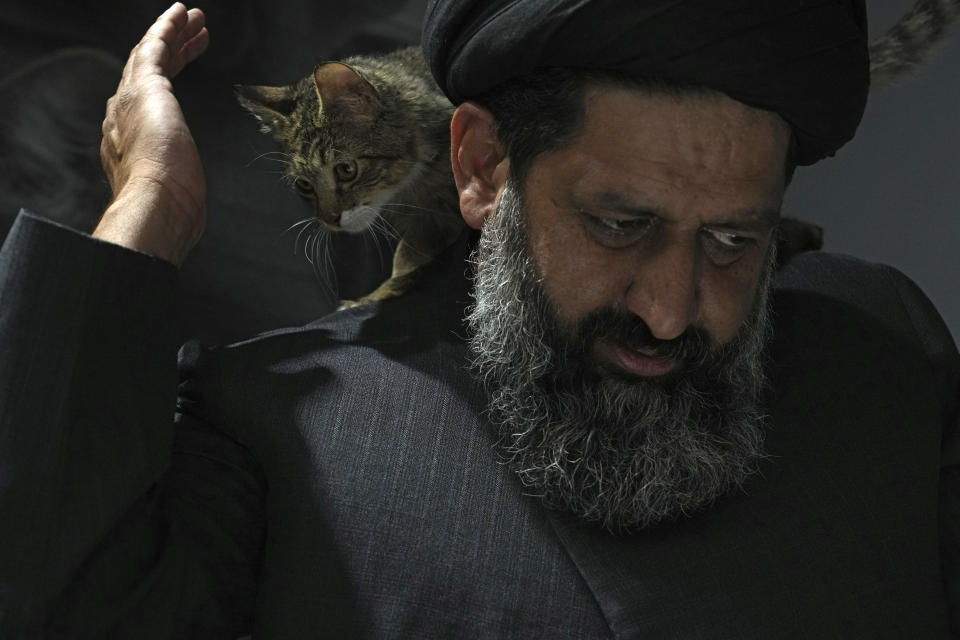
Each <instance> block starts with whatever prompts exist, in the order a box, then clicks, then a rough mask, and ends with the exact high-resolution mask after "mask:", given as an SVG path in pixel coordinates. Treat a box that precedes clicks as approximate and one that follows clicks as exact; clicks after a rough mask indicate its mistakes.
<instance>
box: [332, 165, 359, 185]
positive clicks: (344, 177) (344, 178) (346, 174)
mask: <svg viewBox="0 0 960 640" xmlns="http://www.w3.org/2000/svg"><path fill="white" fill-rule="evenodd" d="M333 173H334V174H335V175H336V176H337V180H339V181H340V182H350V181H351V180H353V179H354V178H356V177H357V165H356V163H354V162H338V163H337V164H335V165H334V166H333Z"/></svg>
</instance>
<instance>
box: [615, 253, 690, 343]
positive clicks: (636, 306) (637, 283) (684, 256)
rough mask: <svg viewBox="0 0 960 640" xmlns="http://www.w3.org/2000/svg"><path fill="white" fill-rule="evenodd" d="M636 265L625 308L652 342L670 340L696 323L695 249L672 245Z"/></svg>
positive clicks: (627, 292) (641, 258)
mask: <svg viewBox="0 0 960 640" xmlns="http://www.w3.org/2000/svg"><path fill="white" fill-rule="evenodd" d="M645 253H646V255H644V256H642V257H640V258H639V259H638V261H637V269H636V272H635V274H634V277H633V281H632V282H631V284H630V286H629V287H628V288H627V291H626V294H625V295H626V306H627V309H629V310H630V311H631V312H632V313H634V314H636V315H637V316H639V317H640V318H641V319H642V320H643V321H644V322H645V323H646V324H647V326H648V327H649V328H650V331H651V333H652V334H653V336H654V337H655V338H658V339H660V340H673V339H674V338H677V337H679V336H680V335H681V334H683V332H684V331H686V330H687V328H688V327H690V326H691V325H692V324H694V322H695V321H696V320H697V314H698V313H699V307H700V300H699V299H700V286H699V282H700V275H701V263H700V259H699V257H698V255H697V251H696V246H695V245H694V246H690V245H688V244H686V243H683V242H672V243H670V244H669V245H667V246H662V247H660V248H659V250H657V251H656V252H654V253H652V254H651V253H647V252H645Z"/></svg>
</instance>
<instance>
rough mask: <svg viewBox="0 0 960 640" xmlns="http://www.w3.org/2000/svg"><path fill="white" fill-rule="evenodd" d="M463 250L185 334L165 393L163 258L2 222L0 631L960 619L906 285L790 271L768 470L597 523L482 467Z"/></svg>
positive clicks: (950, 359) (959, 370)
mask: <svg viewBox="0 0 960 640" xmlns="http://www.w3.org/2000/svg"><path fill="white" fill-rule="evenodd" d="M465 252H466V243H465V242H464V243H461V244H459V245H457V246H456V247H454V248H453V249H452V250H451V252H450V253H449V254H448V255H447V256H446V258H445V260H444V261H443V262H442V263H441V264H439V265H437V266H436V268H434V269H433V270H432V271H431V272H430V273H429V274H427V275H426V276H425V277H424V278H423V279H422V280H421V281H420V283H419V284H418V286H417V288H416V290H415V291H413V292H411V293H409V294H408V295H406V296H404V297H402V298H399V299H396V300H393V301H389V302H385V303H382V304H379V305H376V306H373V307H365V308H360V309H354V310H351V311H348V312H344V313H338V314H334V315H332V316H329V317H326V318H323V319H321V320H318V321H317V322H315V323H313V324H310V325H308V326H305V327H302V328H298V329H290V330H283V331H278V332H274V333H270V334H266V335H262V336H259V337H257V338H254V339H252V340H250V341H248V342H244V343H240V344H235V345H231V346H228V347H224V348H218V349H212V350H211V349H205V348H203V347H201V346H200V345H198V344H195V343H191V344H188V345H186V346H185V347H184V348H183V349H182V350H181V352H180V369H181V382H180V386H179V391H177V389H176V372H175V363H174V358H173V354H174V352H175V335H176V333H175V329H174V327H173V322H172V318H173V317H174V310H173V308H172V307H173V305H174V300H175V295H176V294H175V289H176V273H175V271H174V269H173V268H172V267H170V266H169V265H167V264H165V263H162V262H160V261H157V260H154V259H151V258H149V257H146V256H142V255H138V254H135V253H133V252H129V251H126V250H123V249H120V248H118V247H113V246H111V245H106V244H103V243H99V242H96V241H92V240H90V239H89V238H87V237H85V236H82V235H80V234H77V233H74V232H72V231H70V230H67V229H64V228H59V227H56V226H54V225H51V224H49V223H46V222H43V221H40V220H38V219H35V218H33V217H29V216H26V215H21V217H20V218H19V219H18V221H17V223H16V225H15V227H14V229H13V231H12V232H11V234H10V237H9V239H8V242H7V244H6V245H5V247H4V249H3V251H2V253H0V340H2V342H0V344H2V346H0V349H2V352H0V353H2V355H0V637H3V638H19V637H24V638H35V637H42V635H41V634H42V633H43V631H42V630H45V632H46V634H47V635H48V636H50V637H58V636H61V635H62V636H64V637H131V638H133V637H136V638H153V637H156V638H161V637H162V638H183V637H200V638H220V637H223V638H232V637H237V636H241V635H244V634H247V633H250V632H251V631H254V632H255V635H256V636H257V637H261V638H313V637H330V638H364V637H371V638H373V637H377V638H379V637H425V638H434V637H457V638H459V637H516V638H535V637H545V638H602V637H617V638H684V639H686V638H941V637H946V636H947V634H948V627H949V624H950V619H951V616H952V620H953V625H954V627H955V628H960V624H958V620H957V617H958V615H960V592H958V586H957V580H958V576H960V434H958V423H957V410H958V408H957V403H958V390H960V359H958V355H957V351H956V347H955V346H954V344H953V341H952V339H951V338H950V336H949V333H948V332H947V331H946V329H945V328H944V327H943V325H942V323H941V322H940V320H939V317H938V316H937V314H936V312H935V311H934V310H933V309H932V308H931V306H930V304H929V302H928V301H927V300H926V298H925V297H924V296H923V294H922V293H921V292H920V291H919V290H918V289H917V288H916V287H915V286H913V285H912V284H911V283H910V282H909V281H908V280H907V279H906V278H905V277H903V276H902V275H900V274H899V273H897V272H896V271H894V270H892V269H890V268H887V267H882V266H877V265H870V264H866V263H863V262H860V261H857V260H854V259H851V258H845V257H840V256H831V255H828V254H821V253H811V254H804V255H801V256H798V257H797V258H796V259H794V260H793V261H791V262H790V263H788V265H787V266H786V267H784V268H783V269H782V270H781V272H780V273H779V275H778V279H777V286H776V291H775V294H774V312H775V331H776V333H775V341H774V344H773V347H772V351H771V357H772V363H771V377H772V383H773V384H772V391H771V393H770V397H769V410H770V411H771V414H772V417H773V420H772V427H771V429H770V432H769V434H768V451H769V453H770V458H769V460H767V461H766V463H764V465H763V467H762V470H761V473H760V474H758V475H757V476H756V477H755V478H754V479H753V480H752V481H750V482H749V483H748V485H747V486H746V489H745V491H743V492H738V493H736V494H734V495H731V496H729V497H727V498H724V499H723V500H720V501H719V502H718V503H717V504H716V505H714V506H712V507H711V508H709V509H707V510H705V511H703V512H702V513H699V514H696V515H695V516H693V517H691V518H688V519H684V520H682V521H678V522H675V523H670V524H666V525H663V526H658V527H656V528H653V529H651V530H649V531H645V532H643V533H640V534H636V535H632V536H611V535H609V534H607V533H604V532H602V531H600V530H597V529H595V528H593V527H588V526H583V525H581V524H579V523H577V522H576V521H573V520H572V519H570V518H568V517H565V516H563V515H559V514H555V513H552V512H548V511H547V510H545V509H544V508H543V507H542V506H541V505H540V504H539V503H538V502H537V501H536V500H535V499H532V498H529V497H527V496H524V495H523V492H522V490H521V488H520V486H519V484H518V482H517V481H516V480H515V478H514V477H513V476H512V475H511V473H510V472H509V470H507V469H506V468H505V467H504V466H503V465H501V464H500V463H498V461H497V458H496V454H495V451H494V449H493V445H494V440H495V438H494V435H493V434H492V432H491V430H490V428H489V426H488V425H487V424H486V422H485V421H484V419H483V406H484V397H483V394H482V392H481V390H480V389H478V388H477V386H476V385H475V383H474V382H473V380H472V379H471V377H470V375H469V373H468V372H467V371H466V368H465V363H466V358H467V352H466V347H465V345H464V342H463V334H464V329H463V327H462V324H461V319H462V317H463V309H464V305H465V304H466V303H467V301H468V284H467V280H466V278H465V277H464V273H463V272H464V269H465V266H464V262H463V259H464V257H465ZM278 286H282V283H278ZM175 399H176V407H177V410H176V416H175V419H174V421H173V423H174V424H175V427H173V428H172V427H171V420H170V417H171V415H170V414H171V408H172V407H173V406H174V400H175Z"/></svg>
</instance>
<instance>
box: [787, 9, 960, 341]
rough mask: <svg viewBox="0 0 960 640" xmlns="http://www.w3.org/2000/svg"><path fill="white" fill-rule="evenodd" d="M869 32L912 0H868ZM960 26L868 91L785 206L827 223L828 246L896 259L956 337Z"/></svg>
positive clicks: (801, 174) (959, 310) (959, 322)
mask: <svg viewBox="0 0 960 640" xmlns="http://www.w3.org/2000/svg"><path fill="white" fill-rule="evenodd" d="M867 4H868V5H869V6H868V10H869V15H870V23H871V24H870V27H871V28H870V31H871V34H873V35H874V36H875V35H877V34H880V33H882V32H883V31H884V30H886V29H887V28H889V26H890V25H892V24H893V23H894V22H895V21H896V19H897V17H898V16H899V15H900V14H902V13H904V12H906V11H907V10H908V9H909V8H910V7H911V6H912V5H913V0H879V1H878V0H867ZM958 161H960V28H957V25H954V28H952V29H951V30H950V33H949V34H948V36H947V40H946V41H945V42H943V43H942V44H941V46H939V47H938V48H937V49H936V50H935V51H934V52H933V55H932V56H931V58H930V61H929V63H928V64H926V65H924V66H923V67H921V68H919V69H917V70H916V71H915V72H914V73H913V74H912V75H911V76H909V77H907V78H905V79H904V80H902V81H901V82H900V83H899V84H897V85H894V86H890V87H886V88H881V89H877V90H876V91H875V92H874V93H873V94H872V95H871V97H870V101H869V103H868V106H867V111H866V113H865V114H864V118H863V123H862V124H861V125H860V129H859V131H858V134H857V137H856V138H855V139H854V140H853V142H851V143H850V144H849V145H847V146H846V147H844V148H843V149H841V150H840V152H839V153H838V154H837V156H836V157H834V158H831V159H829V160H825V161H823V162H821V163H819V164H817V165H815V166H813V167H807V168H802V169H800V170H799V171H798V173H797V177H796V180H795V182H794V184H793V185H792V186H791V188H790V192H789V193H788V195H787V201H786V203H785V208H784V213H785V214H786V215H791V216H794V217H798V218H803V219H807V220H811V221H814V222H816V223H818V224H820V225H822V226H823V227H824V229H825V247H824V248H825V249H827V250H830V251H835V252H841V253H848V254H852V255H855V256H858V257H861V258H865V259H867V260H871V261H875V262H883V263H886V264H890V265H892V266H895V267H897V268H898V269H900V270H901V271H903V272H904V273H906V274H907V275H908V276H910V278H912V279H913V280H914V281H915V282H916V283H917V284H919V285H920V286H921V287H922V288H923V290H924V291H925V292H926V293H927V295H928V296H929V297H930V299H931V300H932V301H933V303H934V304H935V305H936V306H937V308H938V309H939V310H940V312H941V314H942V315H943V317H944V319H945V320H946V322H947V325H948V326H949V327H950V329H951V331H952V332H953V335H954V339H955V340H958V339H960V295H958V294H960V248H958V246H957V244H958V242H960V162H958Z"/></svg>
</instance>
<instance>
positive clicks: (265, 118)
mask: <svg viewBox="0 0 960 640" xmlns="http://www.w3.org/2000/svg"><path fill="white" fill-rule="evenodd" d="M233 90H234V92H235V93H236V95H237V100H238V101H239V102H240V104H241V105H242V106H243V108H244V109H246V110H247V111H249V112H250V113H252V114H253V116H254V117H255V118H256V119H257V120H259V121H260V129H261V131H263V132H264V133H270V132H273V133H276V132H277V131H281V130H283V129H285V128H286V127H287V124H288V123H289V119H290V115H291V114H292V113H293V110H294V108H295V107H296V105H297V103H296V100H295V99H294V96H293V88H292V87H259V86H253V85H242V84H236V85H234V86H233Z"/></svg>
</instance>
